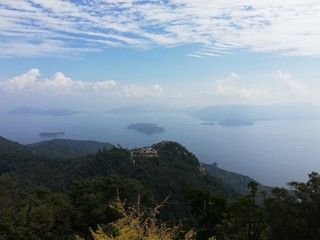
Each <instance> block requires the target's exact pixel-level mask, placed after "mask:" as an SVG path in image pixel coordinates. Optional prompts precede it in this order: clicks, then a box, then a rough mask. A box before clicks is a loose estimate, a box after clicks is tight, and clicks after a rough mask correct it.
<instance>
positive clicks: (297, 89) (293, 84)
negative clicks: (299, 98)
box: [275, 70, 310, 95]
mask: <svg viewBox="0 0 320 240" xmlns="http://www.w3.org/2000/svg"><path fill="white" fill-rule="evenodd" d="M275 75H276V78H278V79H279V80H281V81H282V82H284V83H285V84H286V85H287V87H288V88H289V90H290V92H291V93H292V94H298V95H304V94H307V93H309V92H310V90H309V88H308V87H307V86H306V85H304V84H302V83H300V82H298V81H296V80H293V79H292V77H291V75H290V74H289V73H285V72H282V71H280V70H278V71H277V72H276V74H275Z"/></svg>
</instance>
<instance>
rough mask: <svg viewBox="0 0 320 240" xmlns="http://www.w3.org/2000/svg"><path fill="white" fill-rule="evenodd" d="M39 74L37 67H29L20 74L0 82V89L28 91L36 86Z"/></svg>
mask: <svg viewBox="0 0 320 240" xmlns="http://www.w3.org/2000/svg"><path fill="white" fill-rule="evenodd" d="M39 76H40V72H39V70H38V69H31V70H29V71H28V72H27V73H24V74H22V75H20V76H16V77H14V78H11V79H8V80H6V81H3V82H0V90H4V91H7V92H14V91H29V90H33V89H34V88H35V87H36V86H37V79H38V77H39Z"/></svg>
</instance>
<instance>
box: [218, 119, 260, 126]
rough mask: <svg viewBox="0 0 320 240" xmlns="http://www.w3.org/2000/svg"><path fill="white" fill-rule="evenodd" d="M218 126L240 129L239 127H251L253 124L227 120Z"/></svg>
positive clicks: (244, 121) (245, 121)
mask: <svg viewBox="0 0 320 240" xmlns="http://www.w3.org/2000/svg"><path fill="white" fill-rule="evenodd" d="M219 124H220V125H222V126H227V127H240V126H252V125H254V122H251V121H247V120H238V119H227V120H223V121H221V122H219Z"/></svg>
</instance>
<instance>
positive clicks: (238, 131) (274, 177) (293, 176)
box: [0, 112, 320, 186]
mask: <svg viewBox="0 0 320 240" xmlns="http://www.w3.org/2000/svg"><path fill="white" fill-rule="evenodd" d="M138 122H145V123H157V124H158V126H161V127H164V128H165V129H166V132H165V133H159V134H154V135H152V136H149V135H145V134H142V133H139V132H136V131H134V130H127V129H126V127H127V126H128V125H129V124H131V123H138ZM201 122H202V121H200V120H198V119H196V118H193V117H191V116H188V115H187V114H184V113H165V114H164V113H161V114H153V113H152V114H151V113H148V114H136V115H128V114H110V113H95V112H91V113H89V112H87V113H81V114H78V115H75V116H67V117H52V116H39V115H28V116H21V115H15V114H7V113H4V112H2V113H0V135H1V136H4V137H6V138H9V139H11V140H14V141H18V142H20V143H23V144H27V143H34V142H38V141H42V140H46V139H43V138H40V137H39V133H40V132H60V131H64V132H65V133H66V135H65V136H63V137H64V138H70V139H80V140H96V141H102V142H110V143H112V144H115V145H117V144H120V145H121V146H122V147H125V148H135V147H142V146H147V145H151V144H153V143H156V142H159V141H162V140H172V141H176V142H179V143H181V144H182V145H184V146H185V147H186V148H188V149H189V150H190V151H191V152H193V153H194V154H195V155H196V156H197V157H198V158H199V160H200V161H201V162H206V163H212V162H217V163H218V165H219V166H220V167H221V168H224V169H227V170H230V171H235V172H238V173H241V174H244V175H248V176H250V177H252V178H254V179H256V180H257V181H259V182H261V183H263V184H265V185H272V186H276V185H277V186H285V185H286V183H287V182H289V181H292V180H295V181H306V180H307V174H308V173H310V172H311V171H317V172H320V158H319V156H320V121H316V120H292V121H266V122H256V123H255V125H254V126H244V127H225V126H220V125H217V124H216V125H214V126H205V125H201Z"/></svg>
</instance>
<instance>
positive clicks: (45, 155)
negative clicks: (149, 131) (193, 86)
mask: <svg viewBox="0 0 320 240" xmlns="http://www.w3.org/2000/svg"><path fill="white" fill-rule="evenodd" d="M40 146H41V144H40ZM55 146H57V145H55ZM59 148H60V147H58V149H56V150H54V151H57V152H60V153H63V151H60V150H59ZM53 149H55V148H53ZM52 151H53V150H52ZM203 166H204V167H203ZM223 174H228V172H224V171H222V170H221V171H220V170H217V169H212V168H210V166H205V165H201V164H200V163H199V161H198V159H197V158H196V157H195V156H194V155H193V154H192V153H190V152H189V151H188V150H187V149H186V148H184V147H183V146H181V145H180V144H178V143H174V142H169V141H166V142H161V143H158V144H154V145H152V146H149V147H145V148H140V149H133V150H128V149H123V148H121V147H112V148H110V149H107V148H102V149H99V150H98V151H97V152H96V153H94V154H89V155H86V154H84V155H82V156H79V157H75V158H69V157H63V156H60V157H58V155H55V154H52V155H51V154H50V152H46V151H42V150H39V149H36V148H34V146H32V147H30V146H24V145H21V144H18V143H15V142H12V141H10V140H7V139H5V138H2V137H1V138H0V212H1V214H0V239H75V236H76V235H77V236H78V238H80V237H81V238H84V239H92V238H94V239H100V238H98V237H101V236H102V235H103V234H106V235H105V236H107V235H110V234H112V235H113V236H117V234H119V236H121V234H122V233H123V232H122V228H126V229H127V228H128V226H129V225H124V224H123V222H122V225H121V224H120V225H119V223H121V222H119V220H118V219H119V218H121V217H123V214H121V211H119V209H117V208H114V207H112V206H111V205H110V204H111V203H113V204H114V201H115V199H116V198H117V197H119V198H120V199H121V200H122V201H123V200H125V204H124V205H119V204H118V205H117V206H118V207H119V206H123V209H124V208H125V209H127V210H128V211H129V212H130V211H132V210H134V209H137V206H139V209H140V210H139V211H138V212H140V211H141V212H143V211H144V210H146V209H147V208H150V207H151V208H152V207H154V206H156V205H157V204H158V203H161V202H162V201H163V200H164V199H167V198H168V200H167V201H166V202H165V203H164V206H163V207H162V208H160V209H159V212H158V210H157V213H158V214H157V219H156V221H157V222H158V223H159V224H160V225H159V226H161V224H166V226H168V227H169V228H172V229H174V228H175V227H173V226H174V225H173V224H178V225H179V222H180V224H181V225H180V227H179V229H180V230H181V235H179V234H178V235H175V236H176V237H177V236H178V239H179V236H181V237H182V236H183V235H184V233H187V232H188V231H189V230H191V229H193V232H194V233H195V234H194V236H192V234H191V235H190V236H189V237H190V238H189V239H208V238H209V237H213V236H215V237H216V238H217V239H223V240H225V239H239V240H240V239H248V240H249V239H250V240H258V239H290V240H292V239H311V240H312V239H318V236H319V232H320V224H319V221H318V219H319V217H320V212H319V211H318V210H317V209H320V191H319V188H320V177H319V175H318V174H316V173H312V174H311V175H310V180H309V182H307V183H297V182H293V183H290V186H291V187H292V188H293V190H295V194H289V193H288V192H287V190H285V189H279V188H275V189H274V190H273V192H272V195H271V194H270V195H267V194H265V192H264V191H263V190H265V189H264V188H263V187H262V186H260V185H258V184H257V183H255V182H253V181H248V182H247V179H246V180H243V178H237V176H234V175H232V177H231V178H229V180H230V181H229V182H228V183H226V182H225V181H224V180H223V179H224V178H223V177H222V175H223ZM234 179H239V181H240V182H238V183H237V184H233V181H234ZM243 181H244V183H245V184H248V187H249V188H248V191H244V190H243V189H242V187H240V186H242V185H243V183H242V182H243ZM237 187H239V189H237ZM267 190H268V189H267ZM243 193H244V194H245V195H243ZM137 199H139V200H137ZM257 199H259V201H257ZM137 201H138V203H137ZM137 204H138V205H137ZM113 206H114V205H113ZM128 206H135V207H133V208H127V207H128ZM130 209H131V210H130ZM120 210H121V209H120ZM135 211H136V210H135ZM136 212H137V211H136ZM122 213H123V212H122ZM129 215H130V214H129ZM129 215H127V216H129ZM130 216H131V215H130ZM152 216H153V217H155V215H152ZM124 219H126V218H124ZM117 220H118V222H117ZM111 223H113V224H111ZM115 223H118V225H117V224H115ZM131 223H132V222H131ZM110 224H111V225H110ZM128 224H129V222H128ZM156 225H157V224H156ZM156 225H153V227H155V226H156ZM98 226H100V228H99V231H98V232H97V233H99V234H98V235H94V234H93V233H92V232H91V233H90V231H89V229H90V228H91V229H92V230H93V231H95V230H96V229H97V228H98ZM117 226H118V227H117ZM119 226H120V228H119ZM157 226H158V225H157ZM159 229H160V230H159ZM159 229H158V230H159V231H160V232H161V231H162V230H163V229H162V230H161V228H159ZM127 230H128V229H127ZM180 230H179V231H180ZM145 234H148V233H145ZM94 236H96V237H94ZM148 236H149V235H148ZM172 236H173V235H172ZM102 239H108V238H102ZM112 239H113V238H112ZM115 239H117V238H115ZM123 239H125V238H123ZM137 239H138V238H137ZM146 239H148V238H146ZM159 239H161V238H159ZM169 239H171V238H169Z"/></svg>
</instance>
